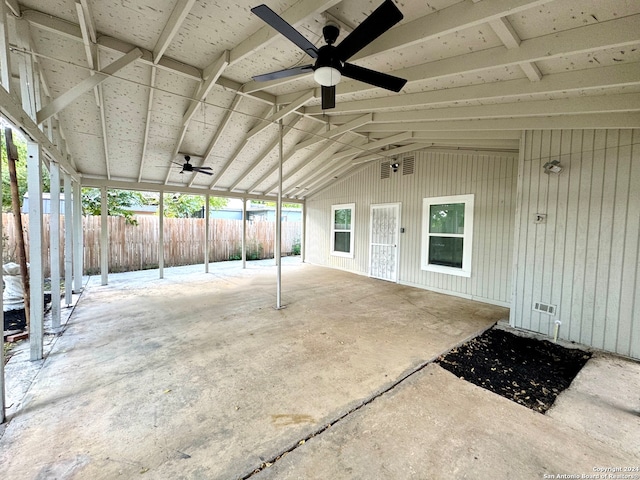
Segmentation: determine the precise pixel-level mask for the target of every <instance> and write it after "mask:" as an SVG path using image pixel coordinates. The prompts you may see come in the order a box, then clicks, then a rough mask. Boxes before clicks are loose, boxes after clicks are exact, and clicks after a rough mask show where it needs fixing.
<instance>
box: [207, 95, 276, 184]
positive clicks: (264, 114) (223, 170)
mask: <svg viewBox="0 0 640 480" xmlns="http://www.w3.org/2000/svg"><path fill="white" fill-rule="evenodd" d="M271 110H272V108H271V107H268V108H267V109H265V110H264V111H263V112H262V115H260V118H265V117H267V116H268V115H269V114H270V112H271ZM249 140H250V138H249V137H248V136H245V138H243V139H242V141H241V142H240V144H239V145H238V146H237V147H236V149H235V151H234V152H233V154H232V155H231V156H230V157H229V159H228V160H227V161H226V163H225V164H224V165H223V167H222V168H221V169H220V171H218V172H216V173H214V175H213V178H212V179H211V183H210V184H209V189H210V190H213V189H214V188H215V186H216V185H217V184H218V182H219V181H220V179H221V178H222V176H223V175H224V174H225V173H226V172H227V170H229V167H231V165H232V164H233V162H235V161H236V159H237V158H238V156H239V155H240V154H241V153H242V150H244V148H245V147H246V146H247V144H248V143H249Z"/></svg>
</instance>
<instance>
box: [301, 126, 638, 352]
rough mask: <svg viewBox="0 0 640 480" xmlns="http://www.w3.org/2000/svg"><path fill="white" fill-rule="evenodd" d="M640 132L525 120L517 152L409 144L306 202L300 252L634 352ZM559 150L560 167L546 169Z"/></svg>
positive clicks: (537, 327)
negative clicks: (393, 157)
mask: <svg viewBox="0 0 640 480" xmlns="http://www.w3.org/2000/svg"><path fill="white" fill-rule="evenodd" d="M639 141H640V130H632V129H624V130H617V129H609V130H530V131H526V132H525V133H524V136H523V142H522V148H521V149H520V154H519V155H518V154H517V153H500V152H493V153H492V152H471V151H470V152H464V151H454V150H452V151H450V152H446V151H442V150H441V151H438V152H430V151H428V150H422V151H417V152H414V153H411V154H405V155H404V156H400V157H398V163H399V166H398V167H399V168H397V171H396V172H394V171H393V169H392V168H391V167H390V164H389V162H380V161H373V162H371V163H369V164H367V165H366V166H365V167H364V168H362V169H361V170H359V171H357V172H356V173H354V174H352V175H350V176H348V177H346V178H345V179H343V180H342V181H339V182H337V183H336V184H334V185H332V186H330V187H329V188H327V189H325V190H323V191H321V192H319V193H318V194H317V195H314V196H312V197H310V198H309V199H308V200H307V205H306V208H307V234H306V252H308V253H307V257H306V259H307V261H309V262H311V263H315V264H318V265H324V266H328V267H333V268H338V269H342V270H347V271H350V272H354V273H359V274H362V275H370V276H372V277H376V278H381V279H384V280H389V281H393V282H399V283H402V284H406V285H412V286H416V287H421V288H425V289H429V290H434V291H437V292H443V293H447V294H451V295H457V296H460V297H464V298H470V299H474V300H479V301H482V302H487V303H492V304H497V305H503V306H506V307H509V308H510V309H511V319H510V320H511V324H512V325H513V326H515V327H518V328H522V329H525V330H530V331H534V332H537V333H541V334H544V335H547V336H550V337H553V336H554V334H555V328H556V325H558V327H559V328H558V335H559V338H561V339H564V340H568V341H572V342H577V343H581V344H584V345H589V346H592V347H595V348H599V349H603V350H606V351H610V352H614V353H618V354H621V355H625V356H630V357H633V358H640V308H638V306H639V305H640V289H639V288H638V284H639V280H640V275H639V274H640V267H639V262H640V258H639V246H640V242H639V237H640V149H638V148H634V147H635V146H636V145H637V144H638V142H639ZM553 160H557V161H558V162H559V165H560V167H561V168H562V170H561V171H560V172H559V173H553V172H548V173H547V172H545V165H546V166H547V170H548V167H549V165H548V162H550V161H553Z"/></svg>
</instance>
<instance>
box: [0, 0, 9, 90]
mask: <svg viewBox="0 0 640 480" xmlns="http://www.w3.org/2000/svg"><path fill="white" fill-rule="evenodd" d="M0 84H1V85H2V87H3V88H4V89H5V90H6V91H7V92H9V93H11V55H10V53H9V29H8V25H7V7H6V5H5V3H4V2H0Z"/></svg>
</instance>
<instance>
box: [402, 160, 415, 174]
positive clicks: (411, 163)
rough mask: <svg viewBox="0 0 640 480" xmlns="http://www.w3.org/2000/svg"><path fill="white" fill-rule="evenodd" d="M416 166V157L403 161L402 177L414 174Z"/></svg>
mask: <svg viewBox="0 0 640 480" xmlns="http://www.w3.org/2000/svg"><path fill="white" fill-rule="evenodd" d="M415 164H416V157H406V158H405V159H404V160H402V175H411V174H413V169H414V167H415Z"/></svg>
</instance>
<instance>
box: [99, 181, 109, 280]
mask: <svg viewBox="0 0 640 480" xmlns="http://www.w3.org/2000/svg"><path fill="white" fill-rule="evenodd" d="M107 202H108V198H107V187H102V188H101V189H100V273H101V275H102V285H107V284H108V283H109V223H108V221H109V217H108V215H109V209H108V203H107Z"/></svg>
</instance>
